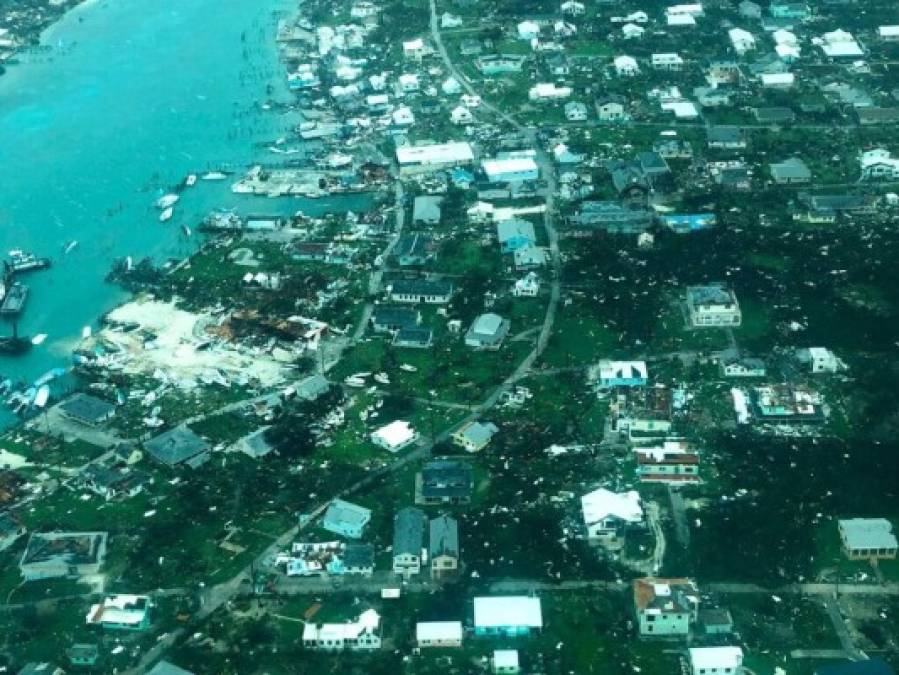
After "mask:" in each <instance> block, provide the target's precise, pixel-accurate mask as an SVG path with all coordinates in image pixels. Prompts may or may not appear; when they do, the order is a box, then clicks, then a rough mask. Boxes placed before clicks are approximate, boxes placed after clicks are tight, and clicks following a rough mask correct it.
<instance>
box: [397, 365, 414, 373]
mask: <svg viewBox="0 0 899 675" xmlns="http://www.w3.org/2000/svg"><path fill="white" fill-rule="evenodd" d="M400 370H405V371H406V372H407V373H417V372H418V368H416V367H415V366H413V365H410V364H408V363H403V364H400Z"/></svg>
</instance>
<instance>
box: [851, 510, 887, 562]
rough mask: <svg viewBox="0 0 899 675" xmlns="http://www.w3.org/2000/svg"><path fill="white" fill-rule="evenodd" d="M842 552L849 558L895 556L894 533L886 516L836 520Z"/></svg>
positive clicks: (885, 557) (864, 558)
mask: <svg viewBox="0 0 899 675" xmlns="http://www.w3.org/2000/svg"><path fill="white" fill-rule="evenodd" d="M838 528H839V531H840V541H841V542H842V544H843V552H844V553H845V554H846V556H847V557H848V558H849V559H850V560H871V559H887V560H891V559H893V558H895V557H896V551H897V548H899V543H897V540H896V535H895V534H893V524H892V523H891V522H890V521H888V520H887V519H886V518H849V519H847V520H840V521H839V522H838Z"/></svg>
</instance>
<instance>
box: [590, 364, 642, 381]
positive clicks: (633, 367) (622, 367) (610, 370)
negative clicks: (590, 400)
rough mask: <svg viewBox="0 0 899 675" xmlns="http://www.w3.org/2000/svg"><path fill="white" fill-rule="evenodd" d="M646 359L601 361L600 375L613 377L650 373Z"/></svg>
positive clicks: (639, 375)
mask: <svg viewBox="0 0 899 675" xmlns="http://www.w3.org/2000/svg"><path fill="white" fill-rule="evenodd" d="M648 372H649V371H648V369H647V368H646V361H607V360H602V361H600V362H599V376H600V377H601V378H603V379H607V378H613V377H616V378H617V377H629V378H631V377H642V378H644V379H645V378H646V376H647V374H648Z"/></svg>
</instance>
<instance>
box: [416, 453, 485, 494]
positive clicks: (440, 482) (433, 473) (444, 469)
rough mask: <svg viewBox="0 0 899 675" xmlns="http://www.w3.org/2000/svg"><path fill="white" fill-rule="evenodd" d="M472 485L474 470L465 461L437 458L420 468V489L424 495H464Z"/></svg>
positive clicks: (469, 490)
mask: <svg viewBox="0 0 899 675" xmlns="http://www.w3.org/2000/svg"><path fill="white" fill-rule="evenodd" d="M473 485H474V472H473V471H472V468H471V465H469V464H468V463H467V462H458V461H455V460H451V459H438V460H434V461H433V462H428V463H427V464H425V465H424V467H423V468H422V470H421V489H422V494H424V495H426V496H444V495H445V496H454V495H455V496H465V495H467V494H469V493H470V492H471V489H472V487H473Z"/></svg>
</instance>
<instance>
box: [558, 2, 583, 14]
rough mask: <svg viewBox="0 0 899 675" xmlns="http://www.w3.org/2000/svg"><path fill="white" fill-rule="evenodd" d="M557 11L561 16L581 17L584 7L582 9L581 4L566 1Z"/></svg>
mask: <svg viewBox="0 0 899 675" xmlns="http://www.w3.org/2000/svg"><path fill="white" fill-rule="evenodd" d="M559 10H560V11H561V12H562V14H567V15H568V16H581V15H583V13H584V12H585V11H586V7H584V3H583V2H578V1H577V0H567V1H566V2H563V3H562V4H561V5H560V6H559Z"/></svg>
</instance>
